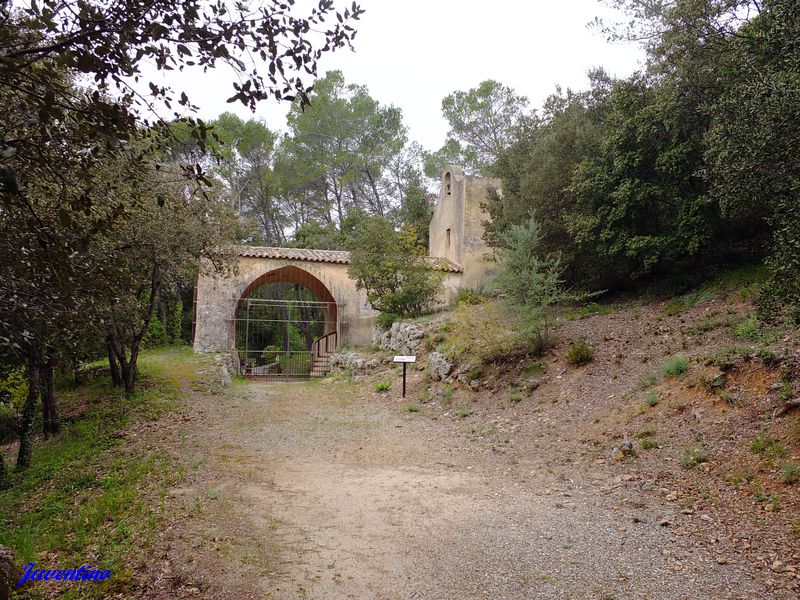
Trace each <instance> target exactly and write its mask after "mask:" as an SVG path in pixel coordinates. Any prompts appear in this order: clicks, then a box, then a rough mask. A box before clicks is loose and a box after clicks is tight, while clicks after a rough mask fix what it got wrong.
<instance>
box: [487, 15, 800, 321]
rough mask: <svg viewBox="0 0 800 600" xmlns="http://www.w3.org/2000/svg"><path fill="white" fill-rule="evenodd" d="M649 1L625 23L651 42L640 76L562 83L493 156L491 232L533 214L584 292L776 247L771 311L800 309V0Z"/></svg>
mask: <svg viewBox="0 0 800 600" xmlns="http://www.w3.org/2000/svg"><path fill="white" fill-rule="evenodd" d="M641 4H642V3H641V2H638V1H636V0H632V1H631V2H626V3H624V6H625V7H627V8H632V9H634V10H633V12H634V13H635V12H636V10H635V9H636V8H637V7H641ZM745 5H747V6H748V7H749V8H750V10H749V11H748V12H747V13H746V14H747V17H746V18H743V15H744V14H745V13H743V12H742V11H741V10H740V9H742V8H743V7H744V6H745ZM651 8H652V10H648V11H640V12H639V14H640V15H641V14H647V15H648V17H647V19H646V20H645V19H643V18H642V20H641V21H637V19H636V18H634V20H633V21H632V27H633V30H632V31H631V32H630V33H632V34H633V36H634V37H638V38H639V39H648V40H649V42H648V49H649V52H650V54H649V60H648V64H647V66H646V69H645V71H644V72H641V73H637V74H635V75H633V76H632V77H630V78H628V79H625V80H614V79H612V78H610V77H609V76H608V75H606V74H605V73H604V72H602V71H596V72H594V73H592V74H591V77H590V80H591V86H590V88H589V89H588V90H586V91H583V92H578V93H575V92H572V91H567V92H561V91H559V92H558V93H556V94H554V95H553V96H552V97H551V98H550V99H548V101H547V102H546V103H545V106H544V107H543V108H542V110H541V111H540V112H539V113H538V114H537V115H536V116H534V117H531V118H529V119H526V120H523V121H522V123H521V125H520V127H519V128H518V130H517V132H516V135H515V139H514V142H513V143H512V144H511V145H510V146H509V147H508V148H507V149H506V151H505V152H504V153H503V155H502V156H501V157H500V159H499V160H498V161H497V162H496V163H495V165H494V167H493V173H494V174H495V175H496V176H498V177H500V178H501V180H502V187H503V195H502V197H501V196H499V195H498V196H495V197H494V198H492V199H490V201H489V203H488V209H489V212H490V214H491V215H492V217H493V222H492V223H491V224H490V225H489V226H488V227H487V232H486V238H487V241H488V242H489V243H490V244H492V245H494V246H495V247H498V248H503V247H508V243H509V238H508V236H507V235H506V233H505V232H508V231H509V230H510V228H511V227H512V226H513V225H514V224H515V223H520V222H521V221H524V220H525V219H527V218H529V217H530V216H531V215H535V216H536V219H537V222H538V225H539V227H540V238H541V239H540V254H539V256H540V257H545V256H548V255H551V254H552V253H554V252H558V253H559V254H560V256H561V260H562V264H563V267H564V271H563V277H564V279H565V280H566V281H567V283H568V284H571V285H575V286H578V287H580V288H582V289H587V290H601V289H609V290H616V289H624V288H631V287H633V286H636V285H639V284H640V283H642V282H647V281H651V280H654V279H656V278H658V279H663V278H671V279H676V280H680V279H683V280H684V281H686V282H689V283H691V282H693V280H695V279H700V278H703V277H707V276H708V275H709V274H710V273H713V272H714V271H715V270H717V269H718V268H721V267H730V266H734V265H736V264H741V263H745V262H750V261H753V260H754V259H755V260H760V259H763V258H764V256H765V255H766V254H767V253H769V252H772V257H773V258H772V259H770V260H769V261H768V264H769V266H770V268H771V270H772V273H773V280H772V282H771V283H770V284H769V285H768V286H767V290H766V293H765V296H764V298H763V300H762V306H763V311H762V312H763V313H764V314H767V313H773V314H774V313H775V312H776V311H778V310H780V309H781V308H783V307H786V306H787V305H791V306H795V307H796V306H798V305H800V283H798V282H799V281H800V259H799V258H798V256H800V225H798V223H800V218H798V217H799V216H800V215H798V210H800V209H798V208H797V207H798V206H800V184H799V183H798V181H800V165H798V162H797V160H796V157H797V155H798V153H800V91H798V90H800V75H798V73H800V50H799V49H800V45H799V44H798V41H799V40H800V12H798V11H797V7H796V3H795V2H792V1H790V0H768V1H766V2H764V3H761V4H760V6H758V7H754V5H753V4H752V3H749V2H744V1H733V2H729V1H727V0H725V1H723V0H712V1H711V2H705V3H696V2H690V1H688V0H679V1H678V2H673V3H664V4H663V6H661V7H660V8H659V7H651ZM642 32H646V33H648V35H637V34H642ZM770 248H772V250H771V251H770Z"/></svg>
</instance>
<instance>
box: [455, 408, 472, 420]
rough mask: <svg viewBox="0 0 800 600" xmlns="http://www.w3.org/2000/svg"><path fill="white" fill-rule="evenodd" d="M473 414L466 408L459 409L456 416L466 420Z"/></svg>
mask: <svg viewBox="0 0 800 600" xmlns="http://www.w3.org/2000/svg"><path fill="white" fill-rule="evenodd" d="M471 414H472V411H471V410H470V409H468V408H466V407H465V408H459V409H458V412H457V413H456V416H458V417H459V418H460V419H466V418H467V417H468V416H470V415H471Z"/></svg>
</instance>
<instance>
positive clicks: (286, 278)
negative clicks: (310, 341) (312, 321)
mask: <svg viewBox="0 0 800 600" xmlns="http://www.w3.org/2000/svg"><path fill="white" fill-rule="evenodd" d="M270 283H295V284H298V285H302V286H303V287H304V288H306V289H307V290H308V291H310V292H311V293H312V294H314V297H315V298H316V299H317V300H319V301H320V302H325V303H326V304H325V306H324V307H323V312H324V313H325V331H324V333H331V332H333V331H336V330H337V329H338V323H339V311H338V305H337V302H336V298H334V296H333V294H332V293H331V291H330V290H329V289H328V288H327V287H326V286H325V284H324V283H323V282H322V281H320V280H319V279H318V278H317V277H315V276H314V275H312V274H311V273H310V272H309V271H307V270H306V269H303V268H301V267H298V266H295V265H285V266H283V267H278V268H276V269H272V270H271V271H268V272H266V273H263V274H262V275H259V276H258V277H256V278H255V279H254V280H253V281H252V282H250V283H249V284H248V285H247V287H245V288H244V290H243V291H242V294H241V296H240V297H239V300H238V302H237V303H236V306H235V307H234V310H233V315H231V319H235V318H236V314H237V313H238V311H239V307H240V306H241V304H242V302H244V301H245V299H247V298H248V297H249V296H250V294H252V293H253V292H254V291H255V290H257V289H258V288H260V287H261V286H264V285H269V284H270Z"/></svg>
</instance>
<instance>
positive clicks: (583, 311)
mask: <svg viewBox="0 0 800 600" xmlns="http://www.w3.org/2000/svg"><path fill="white" fill-rule="evenodd" d="M613 311H614V309H613V308H612V307H610V306H606V305H603V304H598V303H597V302H589V303H588V304H586V305H585V306H581V307H580V308H578V309H577V310H576V311H574V312H568V313H565V314H564V318H565V319H566V320H567V321H574V320H575V319H585V318H586V317H591V316H592V315H607V314H610V313H612V312H613Z"/></svg>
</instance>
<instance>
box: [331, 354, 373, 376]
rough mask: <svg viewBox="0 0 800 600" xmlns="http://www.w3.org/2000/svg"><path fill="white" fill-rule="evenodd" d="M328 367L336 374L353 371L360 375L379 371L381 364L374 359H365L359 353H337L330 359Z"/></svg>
mask: <svg viewBox="0 0 800 600" xmlns="http://www.w3.org/2000/svg"><path fill="white" fill-rule="evenodd" d="M328 365H329V366H330V368H331V370H332V371H334V372H336V371H352V372H354V373H359V372H362V371H370V370H372V369H377V368H378V367H380V366H381V363H380V361H378V360H376V359H374V358H370V359H367V358H364V357H363V356H361V355H360V354H359V353H358V352H336V353H334V354H331V355H330V356H329V357H328Z"/></svg>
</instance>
